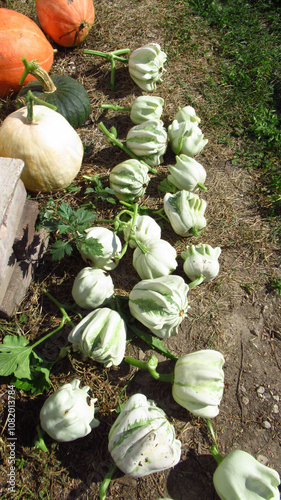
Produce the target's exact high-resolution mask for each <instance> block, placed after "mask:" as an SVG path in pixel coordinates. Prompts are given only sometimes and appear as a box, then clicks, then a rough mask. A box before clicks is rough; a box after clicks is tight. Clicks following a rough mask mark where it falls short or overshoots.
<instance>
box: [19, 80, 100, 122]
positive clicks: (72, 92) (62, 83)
mask: <svg viewBox="0 0 281 500" xmlns="http://www.w3.org/2000/svg"><path fill="white" fill-rule="evenodd" d="M52 81H53V83H54V85H55V87H56V90H54V91H53V92H44V90H43V87H42V85H40V83H39V82H38V81H32V82H29V83H28V84H27V85H25V86H24V87H23V88H22V89H21V91H20V92H19V94H18V99H17V107H22V106H24V105H25V104H24V101H20V98H23V99H24V98H25V97H26V96H27V92H28V91H29V90H31V92H32V94H33V95H35V96H36V97H39V99H42V100H43V101H45V102H48V103H49V104H52V105H53V106H56V108H57V112H58V113H60V114H61V115H62V116H64V118H66V120H67V121H68V122H69V123H70V125H72V127H73V128H78V127H81V125H83V123H85V121H86V120H87V118H88V116H89V114H90V112H91V104H90V100H89V96H88V93H87V91H86V90H85V88H84V87H83V85H82V84H81V83H79V82H77V80H74V78H71V77H70V76H65V75H54V76H52Z"/></svg>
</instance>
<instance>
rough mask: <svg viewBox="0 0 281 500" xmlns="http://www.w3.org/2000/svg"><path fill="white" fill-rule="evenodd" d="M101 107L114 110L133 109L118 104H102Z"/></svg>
mask: <svg viewBox="0 0 281 500" xmlns="http://www.w3.org/2000/svg"><path fill="white" fill-rule="evenodd" d="M100 108H101V109H113V111H131V109H132V108H130V107H129V108H127V107H126V106H118V104H101V105H100Z"/></svg>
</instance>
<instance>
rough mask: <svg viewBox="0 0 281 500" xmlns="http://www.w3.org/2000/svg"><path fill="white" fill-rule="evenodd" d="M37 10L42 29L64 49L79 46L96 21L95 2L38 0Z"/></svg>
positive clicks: (86, 0)
mask: <svg viewBox="0 0 281 500" xmlns="http://www.w3.org/2000/svg"><path fill="white" fill-rule="evenodd" d="M35 8H36V12H37V17H38V20H39V23H40V25H41V27H42V29H43V30H44V31H45V33H47V35H49V36H50V37H51V38H52V40H54V41H55V42H56V43H57V44H58V45H62V46H63V47H76V46H77V45H79V44H80V43H81V42H82V41H83V40H84V38H85V37H86V36H87V35H88V33H89V31H90V29H91V27H92V25H93V24H94V20H95V9H94V5H93V0H48V1H46V0H36V4H35Z"/></svg>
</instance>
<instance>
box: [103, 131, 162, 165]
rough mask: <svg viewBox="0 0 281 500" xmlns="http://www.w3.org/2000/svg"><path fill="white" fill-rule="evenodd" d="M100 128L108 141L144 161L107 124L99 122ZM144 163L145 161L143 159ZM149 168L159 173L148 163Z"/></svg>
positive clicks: (135, 158)
mask: <svg viewBox="0 0 281 500" xmlns="http://www.w3.org/2000/svg"><path fill="white" fill-rule="evenodd" d="M98 126H99V128H100V130H101V131H102V132H103V133H104V135H105V136H106V138H107V140H108V142H110V143H111V144H113V145H114V146H118V147H119V148H121V149H122V150H123V151H124V152H125V153H127V154H128V155H129V156H130V157H131V158H134V160H138V161H142V160H140V158H139V157H138V156H136V155H135V154H134V153H133V152H132V151H131V150H130V149H129V148H127V146H125V144H123V142H121V141H119V140H118V139H117V137H116V135H115V134H113V133H112V132H110V131H109V130H108V129H107V128H106V126H105V125H104V124H103V123H102V122H100V123H99V124H98ZM142 163H144V162H143V161H142ZM145 165H146V164H145ZM146 166H147V168H148V170H149V171H150V172H152V173H153V174H157V170H155V168H152V167H150V166H149V165H146Z"/></svg>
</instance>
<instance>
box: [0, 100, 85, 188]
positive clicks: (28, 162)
mask: <svg viewBox="0 0 281 500" xmlns="http://www.w3.org/2000/svg"><path fill="white" fill-rule="evenodd" d="M83 151H84V150H83V144H82V141H81V139H80V137H79V135H78V134H77V132H76V131H75V130H74V128H73V127H72V126H71V125H70V124H69V123H68V121H67V120H66V119H65V118H64V117H63V116H62V115H60V114H59V113H57V112H56V111H54V110H53V109H50V108H49V107H47V106H46V105H44V106H41V105H35V106H33V105H32V99H29V98H27V106H25V107H24V108H21V109H18V110H17V111H14V112H13V113H11V114H10V115H8V116H7V117H6V118H5V120H4V121H3V123H2V125H1V127H0V156H2V157H6V158H7V157H8V158H20V159H22V160H23V161H24V164H25V165H24V168H23V171H22V175H21V179H22V181H23V183H24V185H25V187H26V189H28V190H29V191H33V192H37V191H42V192H50V191H54V190H57V189H60V188H64V187H67V186H69V184H70V183H71V182H72V181H73V179H74V178H75V177H76V175H77V174H78V172H79V170H80V168H81V165H82V159H83Z"/></svg>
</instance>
